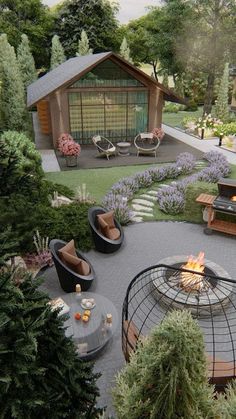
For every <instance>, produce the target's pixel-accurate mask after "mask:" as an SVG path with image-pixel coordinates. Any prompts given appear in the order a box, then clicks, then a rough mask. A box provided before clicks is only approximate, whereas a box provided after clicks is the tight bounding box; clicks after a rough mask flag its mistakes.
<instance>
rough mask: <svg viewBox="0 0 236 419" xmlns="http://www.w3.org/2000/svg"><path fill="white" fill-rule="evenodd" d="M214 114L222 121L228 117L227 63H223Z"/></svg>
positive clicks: (225, 120)
mask: <svg viewBox="0 0 236 419" xmlns="http://www.w3.org/2000/svg"><path fill="white" fill-rule="evenodd" d="M215 112H216V116H217V117H218V118H219V119H221V120H222V121H223V122H227V119H228V117H229V63H225V67H224V72H223V75H222V79H221V82H220V87H219V93H218V96H217V102H216V107H215Z"/></svg>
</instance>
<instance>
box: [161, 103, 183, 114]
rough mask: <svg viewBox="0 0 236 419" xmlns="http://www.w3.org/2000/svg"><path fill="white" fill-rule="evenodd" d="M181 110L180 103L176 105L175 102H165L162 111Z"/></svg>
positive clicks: (175, 111) (173, 111)
mask: <svg viewBox="0 0 236 419" xmlns="http://www.w3.org/2000/svg"><path fill="white" fill-rule="evenodd" d="M180 110H181V105H177V104H175V103H171V102H170V103H166V104H165V106H164V108H163V112H169V113H178V112H179V111H180Z"/></svg>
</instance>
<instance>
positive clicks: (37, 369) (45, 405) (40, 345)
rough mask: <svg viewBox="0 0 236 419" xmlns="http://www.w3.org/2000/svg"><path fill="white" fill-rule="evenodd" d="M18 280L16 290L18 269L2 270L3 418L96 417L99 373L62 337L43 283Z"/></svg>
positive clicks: (0, 409)
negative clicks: (41, 289) (17, 283)
mask: <svg viewBox="0 0 236 419" xmlns="http://www.w3.org/2000/svg"><path fill="white" fill-rule="evenodd" d="M22 279H23V281H21V283H20V284H19V286H18V287H17V286H16V285H14V283H16V280H17V271H15V270H6V269H5V270H1V271H0V319H1V346H0V370H1V380H0V412H1V413H0V416H1V419H13V418H17V419H32V418H35V419H41V418H44V419H61V418H63V419H64V418H65V419H66V418H67V419H72V418H73V419H85V418H90V419H92V418H95V417H97V414H98V409H96V407H95V400H96V397H97V396H98V389H97V387H96V379H97V378H98V376H99V375H98V374H94V373H93V372H92V365H91V363H88V362H84V361H81V360H80V359H79V357H78V354H77V352H76V348H75V345H74V343H73V341H72V339H71V338H67V337H65V332H64V329H63V324H64V319H63V316H58V314H57V312H56V311H52V310H51V308H50V307H49V306H48V304H47V303H48V301H49V298H48V297H47V296H46V294H44V293H43V292H41V291H40V290H39V289H38V285H39V284H40V283H41V282H42V279H41V280H40V279H37V280H35V279H34V280H32V278H31V276H30V275H28V274H26V275H25V276H24V277H23V278H22Z"/></svg>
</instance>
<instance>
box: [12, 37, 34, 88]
mask: <svg viewBox="0 0 236 419" xmlns="http://www.w3.org/2000/svg"><path fill="white" fill-rule="evenodd" d="M17 61H18V65H19V69H20V72H21V78H22V80H23V84H24V87H25V91H26V89H27V87H28V86H29V85H30V84H31V83H33V82H34V81H35V80H37V72H36V68H35V62H34V57H33V55H32V54H31V51H30V45H29V39H28V36H27V35H25V34H23V35H21V43H20V45H19V47H18V49H17Z"/></svg>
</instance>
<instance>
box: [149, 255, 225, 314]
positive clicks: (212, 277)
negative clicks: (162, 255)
mask: <svg viewBox="0 0 236 419" xmlns="http://www.w3.org/2000/svg"><path fill="white" fill-rule="evenodd" d="M160 264H162V265H168V268H165V267H163V268H162V269H158V270H154V271H153V272H152V273H151V278H152V280H153V287H154V295H155V298H157V300H158V301H159V303H160V304H161V305H164V306H167V307H168V308H169V307H172V308H176V309H183V308H186V309H188V310H190V311H191V313H192V314H193V315H194V316H197V317H202V316H210V315H212V314H213V313H214V314H216V313H217V312H221V311H222V309H223V307H225V306H226V305H227V304H228V303H229V298H230V295H231V292H232V284H231V283H226V282H223V281H221V280H220V279H217V277H224V278H230V276H229V274H228V273H227V272H226V271H225V270H224V269H223V268H222V267H221V266H219V265H217V264H216V263H214V262H211V261H209V260H204V253H203V252H200V253H199V255H198V257H197V258H194V257H193V256H190V257H188V256H172V257H169V258H166V259H163V260H161V261H160ZM173 268H174V269H173Z"/></svg>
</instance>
